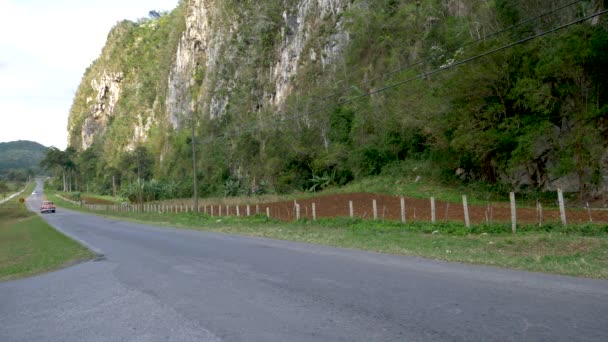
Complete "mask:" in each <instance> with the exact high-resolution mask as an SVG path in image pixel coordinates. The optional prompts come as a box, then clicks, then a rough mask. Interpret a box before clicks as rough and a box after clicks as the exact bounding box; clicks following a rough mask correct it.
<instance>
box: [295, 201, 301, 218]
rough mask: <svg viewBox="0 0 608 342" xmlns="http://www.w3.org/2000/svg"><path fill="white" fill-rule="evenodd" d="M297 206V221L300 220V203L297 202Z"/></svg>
mask: <svg viewBox="0 0 608 342" xmlns="http://www.w3.org/2000/svg"><path fill="white" fill-rule="evenodd" d="M295 206H296V221H300V205H299V204H298V203H296V204H295Z"/></svg>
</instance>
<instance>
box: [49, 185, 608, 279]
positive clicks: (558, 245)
mask: <svg viewBox="0 0 608 342" xmlns="http://www.w3.org/2000/svg"><path fill="white" fill-rule="evenodd" d="M52 197H53V200H55V202H56V203H57V204H59V205H62V206H65V207H69V208H73V209H79V210H83V209H82V208H79V207H78V206H75V205H72V204H70V203H68V202H65V201H62V200H60V199H59V198H57V197H56V196H52ZM97 214H103V215H107V216H112V217H118V218H121V219H125V220H130V221H136V222H143V223H152V224H154V225H161V226H171V227H178V228H187V229H194V230H203V231H214V232H221V233H227V234H238V235H247V236H256V237H265V238H272V239H281V240H290V241H300V242H307V243H313V244H320V245H328V246H336V247H345V248H353V249H361V250H368V251H375V252H382V253H391V254H399V255H411V256H419V257H425V258H432V259H437V260H446V261H454V262H464V263H471V264H481V265H491V266H498V267H506V268H512V269H518V270H526V271H537V272H546V273H555V274H562V275H570V276H579V277H588V278H603V279H608V226H605V225H604V226H602V225H580V226H574V225H571V226H568V227H563V226H561V225H555V224H554V225H545V226H543V227H542V228H539V227H538V226H535V225H529V226H521V227H519V230H518V233H517V234H515V235H513V234H511V227H510V225H492V226H487V225H479V226H473V227H472V228H466V227H464V225H462V224H459V223H438V224H436V225H433V224H431V223H426V222H413V223H409V224H407V225H402V224H400V223H397V222H384V223H382V222H380V221H366V220H360V219H354V220H351V219H340V218H337V219H323V220H319V221H316V222H310V221H302V222H299V223H284V222H277V221H274V220H270V219H268V218H266V217H265V216H255V217H249V218H237V217H221V218H219V217H210V216H208V215H203V214H201V215H200V216H199V217H196V216H195V215H193V214H169V213H164V214H160V213H110V212H102V213H99V212H98V213H97Z"/></svg>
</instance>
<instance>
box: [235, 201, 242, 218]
mask: <svg viewBox="0 0 608 342" xmlns="http://www.w3.org/2000/svg"><path fill="white" fill-rule="evenodd" d="M236 216H237V217H240V216H241V209H240V208H239V206H238V204H237V206H236Z"/></svg>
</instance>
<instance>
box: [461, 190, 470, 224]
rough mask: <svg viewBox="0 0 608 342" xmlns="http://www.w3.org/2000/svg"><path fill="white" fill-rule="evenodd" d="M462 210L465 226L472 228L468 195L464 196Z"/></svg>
mask: <svg viewBox="0 0 608 342" xmlns="http://www.w3.org/2000/svg"><path fill="white" fill-rule="evenodd" d="M462 209H463V210H464V224H465V225H466V226H467V228H470V227H471V220H470V219H469V204H468V203H467V195H462Z"/></svg>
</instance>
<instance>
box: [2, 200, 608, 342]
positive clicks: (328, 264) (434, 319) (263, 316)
mask: <svg viewBox="0 0 608 342" xmlns="http://www.w3.org/2000/svg"><path fill="white" fill-rule="evenodd" d="M38 200H39V197H35V196H33V198H30V199H29V200H28V201H29V204H30V205H32V206H33V207H37V205H38ZM43 217H45V218H46V219H47V220H48V222H49V223H51V224H52V225H53V226H55V227H56V228H57V229H60V230H61V231H64V232H65V233H67V234H69V235H71V236H73V237H75V238H77V239H78V240H80V241H82V242H84V243H86V244H87V245H88V246H90V247H92V248H95V250H97V251H98V252H99V253H103V255H104V257H103V258H99V259H98V260H96V261H89V262H85V263H81V264H78V265H75V266H71V267H68V268H65V269H62V270H59V271H56V272H52V273H48V274H44V275H40V276H36V277H32V278H27V279H21V280H16V281H9V282H2V283H0V341H2V342H9V341H27V342H32V341H79V342H80V341H606V340H608V281H599V280H590V279H579V278H571V277H561V276H554V275H546V274H538V273H528V272H516V271H510V270H502V269H495V268H490V267H479V266H469V265H461V264H455V263H444V262H437V261H430V260H425V259H420V258H411V257H401V256H392V255H384V254H376V253H369V252H361V251H353V250H346V249H338V248H331V247H322V246H313V245H308V244H302V243H293V242H285V241H275V240H267V239H258V238H249V237H239V236H229V235H222V234H215V233H205V232H195V231H188V230H176V229H170V228H160V227H153V226H148V225H141V224H134V223H125V222H120V221H116V220H110V219H106V218H101V217H97V216H92V215H86V214H82V213H77V212H73V211H68V210H63V209H59V210H58V211H57V213H56V214H45V215H44V216H43Z"/></svg>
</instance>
